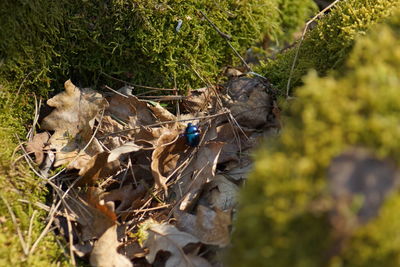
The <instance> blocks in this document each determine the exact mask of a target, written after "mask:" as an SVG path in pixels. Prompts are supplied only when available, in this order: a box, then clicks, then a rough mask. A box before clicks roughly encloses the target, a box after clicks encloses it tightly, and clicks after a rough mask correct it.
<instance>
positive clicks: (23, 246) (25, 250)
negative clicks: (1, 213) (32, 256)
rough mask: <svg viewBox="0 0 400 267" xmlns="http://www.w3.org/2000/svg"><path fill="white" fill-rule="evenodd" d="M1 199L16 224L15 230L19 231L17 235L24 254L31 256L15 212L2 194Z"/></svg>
mask: <svg viewBox="0 0 400 267" xmlns="http://www.w3.org/2000/svg"><path fill="white" fill-rule="evenodd" d="M0 198H1V199H2V200H3V202H4V204H5V205H6V207H7V210H8V212H9V213H10V216H11V220H12V222H13V224H14V226H15V229H16V231H17V235H18V238H19V242H20V243H21V247H22V250H23V252H24V254H25V255H26V256H29V249H28V247H27V244H26V243H25V240H24V237H23V236H22V233H21V229H20V228H19V225H18V222H17V218H16V217H15V214H14V212H13V211H12V208H11V206H10V204H9V203H8V201H7V200H6V199H5V198H4V197H3V195H2V194H0Z"/></svg>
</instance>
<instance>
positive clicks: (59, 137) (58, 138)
mask: <svg viewBox="0 0 400 267" xmlns="http://www.w3.org/2000/svg"><path fill="white" fill-rule="evenodd" d="M64 87H65V91H64V92H62V93H59V94H57V95H56V96H54V97H53V98H51V99H49V100H47V104H48V105H49V106H51V107H54V108H55V109H54V110H53V111H52V112H51V113H50V114H49V115H48V116H47V117H45V118H44V119H43V121H42V123H41V127H42V129H45V130H50V131H54V134H53V135H52V136H51V138H50V140H49V143H50V148H53V149H55V150H56V151H57V154H56V161H55V163H54V166H55V167H57V166H60V165H63V164H69V166H68V167H69V168H80V167H81V165H82V163H78V164H75V163H72V164H71V161H73V160H75V161H77V160H79V159H77V157H83V158H84V160H83V161H87V160H88V159H90V157H91V156H93V155H95V154H97V153H98V152H101V151H102V149H101V147H100V146H99V145H98V144H97V143H96V142H92V143H91V145H90V146H89V147H88V148H87V149H86V151H81V149H83V148H84V147H85V146H86V144H87V143H88V141H89V140H90V137H91V135H92V128H93V125H94V118H95V117H96V116H97V114H98V113H99V112H100V110H102V109H103V108H105V107H106V105H107V102H106V100H105V99H104V98H103V97H102V96H101V94H99V93H97V92H95V91H93V90H91V89H79V88H78V87H76V86H75V85H74V84H73V83H72V82H71V81H70V80H68V81H66V82H65V84H64Z"/></svg>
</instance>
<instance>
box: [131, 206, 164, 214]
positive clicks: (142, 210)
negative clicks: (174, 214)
mask: <svg viewBox="0 0 400 267" xmlns="http://www.w3.org/2000/svg"><path fill="white" fill-rule="evenodd" d="M169 206H171V204H165V205H162V206H158V207H153V208H148V209H139V210H133V212H136V213H139V212H148V211H152V210H160V209H165V208H168V207H169Z"/></svg>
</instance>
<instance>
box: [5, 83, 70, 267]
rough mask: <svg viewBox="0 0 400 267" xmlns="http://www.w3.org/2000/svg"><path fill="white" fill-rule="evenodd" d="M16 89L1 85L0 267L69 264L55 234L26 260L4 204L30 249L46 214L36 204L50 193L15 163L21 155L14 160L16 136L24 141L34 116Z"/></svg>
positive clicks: (22, 165)
mask: <svg viewBox="0 0 400 267" xmlns="http://www.w3.org/2000/svg"><path fill="white" fill-rule="evenodd" d="M17 88H18V87H17V86H15V85H13V84H10V83H7V82H4V81H2V82H0V94H1V97H0V147H1V152H0V188H1V192H0V196H1V197H0V218H1V223H0V228H1V231H0V244H1V245H0V266H55V265H56V263H57V262H60V263H61V264H67V261H66V258H65V257H64V256H63V254H62V251H61V249H60V248H59V246H58V245H57V243H55V236H54V235H53V234H52V233H49V234H47V236H46V237H45V238H44V239H43V240H42V241H41V242H40V243H39V245H38V247H37V249H36V251H35V252H34V253H33V254H32V255H30V256H29V257H27V256H26V255H25V254H24V253H23V249H22V245H21V243H20V239H19V237H18V235H17V234H16V225H15V224H14V222H13V221H12V219H11V215H10V212H9V211H8V208H7V206H6V203H5V202H4V200H5V201H6V202H7V203H8V204H9V205H10V207H11V209H12V211H13V213H14V214H15V216H16V219H17V224H18V226H19V228H20V230H21V233H22V236H23V238H24V241H25V243H29V244H30V247H31V246H32V244H33V243H34V242H35V241H36V239H37V238H38V237H39V235H40V233H41V232H42V230H43V229H44V227H45V218H46V212H45V211H43V210H41V209H39V208H37V207H36V206H35V205H34V203H35V202H41V203H44V202H45V195H46V194H47V190H46V187H45V186H44V185H43V183H40V181H39V180H38V178H37V177H35V175H34V174H33V173H32V172H31V171H30V170H29V168H28V167H27V166H25V165H24V164H23V160H20V161H17V162H15V163H14V160H15V159H16V157H18V156H20V155H19V154H17V155H16V156H15V157H14V158H11V156H12V154H13V152H14V150H15V148H16V146H17V144H18V138H17V137H16V135H18V136H19V137H20V138H24V136H25V134H26V130H25V127H24V122H26V121H27V120H28V118H31V117H32V116H33V110H32V108H31V106H32V105H31V103H30V101H29V100H28V97H27V96H26V95H17V94H15V92H16V91H17ZM20 200H24V201H28V203H25V202H21V201H20ZM35 210H36V211H37V212H36V215H35V217H34V218H33V220H32V227H31V235H30V237H31V238H30V242H29V238H28V237H29V234H28V232H29V228H30V221H31V218H32V216H33V214H34V211H35Z"/></svg>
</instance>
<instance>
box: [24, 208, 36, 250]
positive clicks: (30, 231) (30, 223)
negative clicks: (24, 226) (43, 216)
mask: <svg viewBox="0 0 400 267" xmlns="http://www.w3.org/2000/svg"><path fill="white" fill-rule="evenodd" d="M37 212H38V211H37V210H34V211H33V214H32V216H31V220H30V221H29V229H28V241H27V243H28V245H27V249H28V250H29V247H30V246H31V242H32V228H33V220H34V218H35V216H36V214H37Z"/></svg>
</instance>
